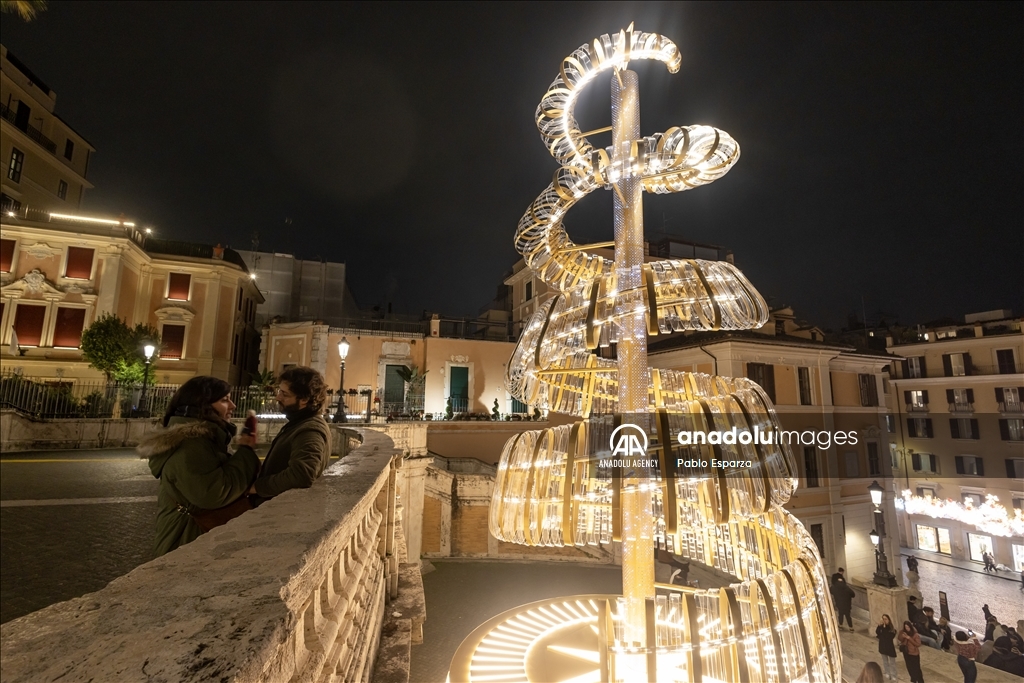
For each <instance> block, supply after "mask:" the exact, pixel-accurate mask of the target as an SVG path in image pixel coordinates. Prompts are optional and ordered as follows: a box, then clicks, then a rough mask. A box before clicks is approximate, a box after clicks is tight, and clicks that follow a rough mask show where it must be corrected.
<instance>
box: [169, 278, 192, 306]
mask: <svg viewBox="0 0 1024 683" xmlns="http://www.w3.org/2000/svg"><path fill="white" fill-rule="evenodd" d="M191 284H192V276H191V275H189V274H188V273H171V274H170V276H169V280H168V283H167V298H168V299H171V300H173V301H188V290H189V286H190V285H191Z"/></svg>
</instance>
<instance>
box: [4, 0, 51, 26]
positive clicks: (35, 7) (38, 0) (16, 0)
mask: <svg viewBox="0 0 1024 683" xmlns="http://www.w3.org/2000/svg"><path fill="white" fill-rule="evenodd" d="M45 9H46V0H0V12H5V13H7V12H13V13H14V14H17V15H18V16H19V17H21V18H22V19H23V20H24V21H32V20H33V19H35V17H36V15H37V14H39V13H40V12H42V11H43V10H45Z"/></svg>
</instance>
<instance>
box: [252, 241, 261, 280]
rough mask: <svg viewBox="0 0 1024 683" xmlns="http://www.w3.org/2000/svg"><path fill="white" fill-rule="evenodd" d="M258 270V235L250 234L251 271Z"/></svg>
mask: <svg viewBox="0 0 1024 683" xmlns="http://www.w3.org/2000/svg"><path fill="white" fill-rule="evenodd" d="M259 268H260V234H259V233H258V232H254V233H253V234H252V270H253V272H256V271H257V270H259Z"/></svg>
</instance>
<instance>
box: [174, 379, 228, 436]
mask: <svg viewBox="0 0 1024 683" xmlns="http://www.w3.org/2000/svg"><path fill="white" fill-rule="evenodd" d="M230 393H231V385H230V384H228V383H227V382H225V381H224V380H222V379H217V378H216V377H193V378H192V379H190V380H189V381H187V382H185V383H184V384H182V385H181V386H180V387H178V390H177V391H176V392H174V396H172V397H171V402H170V403H168V404H167V412H165V413H164V427H166V426H167V423H168V422H170V421H171V418H172V417H197V418H199V419H200V420H210V421H211V422H218V423H220V422H223V420H222V419H221V417H220V415H218V414H217V411H216V410H214V409H213V404H214V403H216V402H217V401H219V400H221V399H222V398H224V397H225V396H227V395H228V394H230Z"/></svg>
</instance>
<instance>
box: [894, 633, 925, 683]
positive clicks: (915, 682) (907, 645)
mask: <svg viewBox="0 0 1024 683" xmlns="http://www.w3.org/2000/svg"><path fill="white" fill-rule="evenodd" d="M899 643H900V652H902V653H903V662H904V664H906V665H907V673H908V674H910V683H924V674H923V673H921V636H919V635H918V634H917V630H916V629H915V628H914V625H913V624H911V623H910V622H909V621H904V622H903V628H902V629H900V634H899Z"/></svg>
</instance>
